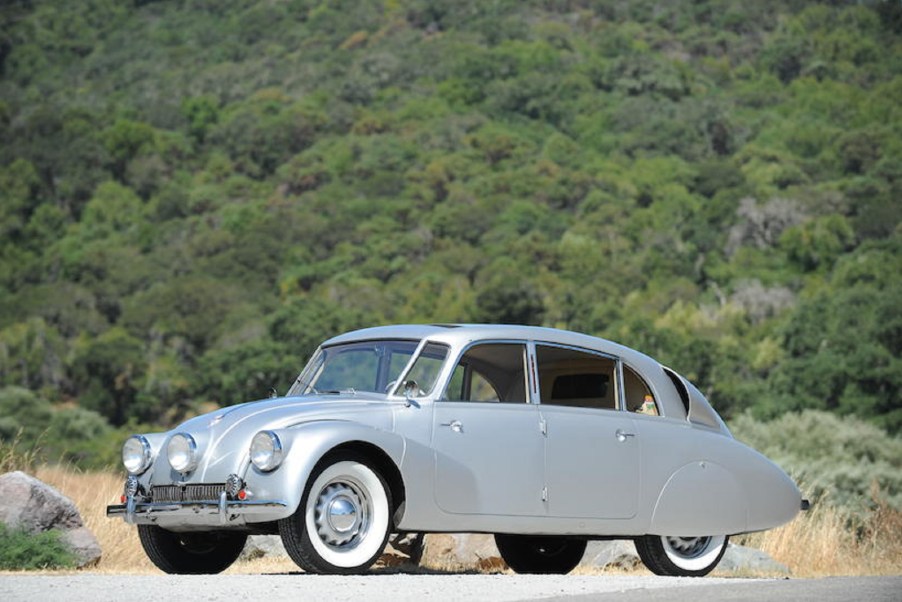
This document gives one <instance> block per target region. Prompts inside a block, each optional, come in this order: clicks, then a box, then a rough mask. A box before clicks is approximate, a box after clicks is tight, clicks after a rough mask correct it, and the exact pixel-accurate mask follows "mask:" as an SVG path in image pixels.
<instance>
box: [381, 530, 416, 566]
mask: <svg viewBox="0 0 902 602" xmlns="http://www.w3.org/2000/svg"><path fill="white" fill-rule="evenodd" d="M424 539H425V536H424V535H423V534H422V533H392V534H391V535H390V536H389V538H388V544H387V545H386V546H385V551H384V552H383V554H389V555H392V556H397V557H399V558H401V559H403V560H405V561H407V562H410V563H411V564H420V560H422V558H423V546H424V544H425V542H424Z"/></svg>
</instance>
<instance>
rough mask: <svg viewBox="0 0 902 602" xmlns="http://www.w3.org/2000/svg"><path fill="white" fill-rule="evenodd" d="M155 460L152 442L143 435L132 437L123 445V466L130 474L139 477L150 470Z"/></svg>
mask: <svg viewBox="0 0 902 602" xmlns="http://www.w3.org/2000/svg"><path fill="white" fill-rule="evenodd" d="M152 460H153V450H152V449H151V447H150V442H149V441H148V440H147V439H146V438H145V437H143V436H141V435H132V436H131V437H129V438H128V439H126V440H125V443H124V444H123V445H122V464H123V465H124V466H125V470H127V471H128V474H131V475H139V474H141V473H142V472H144V471H145V470H147V469H148V468H150V463H151V461H152Z"/></svg>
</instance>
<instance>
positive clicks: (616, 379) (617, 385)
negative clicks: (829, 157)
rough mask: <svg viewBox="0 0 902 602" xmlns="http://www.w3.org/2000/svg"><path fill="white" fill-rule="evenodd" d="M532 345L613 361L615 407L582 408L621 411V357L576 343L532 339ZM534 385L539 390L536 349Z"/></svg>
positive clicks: (540, 401) (548, 404)
mask: <svg viewBox="0 0 902 602" xmlns="http://www.w3.org/2000/svg"><path fill="white" fill-rule="evenodd" d="M533 343H534V346H535V347H538V346H539V345H544V346H546V347H557V348H558V349H569V350H570V351H578V352H580V353H586V354H589V355H597V356H600V357H603V358H605V359H608V360H611V361H613V362H614V401H615V402H616V403H617V407H616V408H614V409H613V410H611V409H608V408H584V409H587V410H604V411H605V412H612V411H613V412H618V411H623V408H624V405H625V404H624V402H623V387H621V386H620V382H621V381H622V380H623V374H622V373H621V371H620V362H621V359H620V358H619V357H617V356H616V355H611V354H610V353H605V352H604V351H598V350H595V349H586V348H585V347H577V346H576V345H567V344H565V343H550V342H548V341H533ZM536 353H537V355H536V381H538V382H537V383H536V387H537V388H538V389H539V391H541V386H540V385H541V380H540V378H539V371H540V370H539V366H538V351H536ZM538 397H539V405H541V404H542V403H543V402H542V399H541V393H540V394H539V395H538ZM545 405H546V406H549V407H564V406H555V404H553V403H550V402H549V403H546V404H545Z"/></svg>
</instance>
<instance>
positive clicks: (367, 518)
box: [304, 460, 391, 571]
mask: <svg viewBox="0 0 902 602" xmlns="http://www.w3.org/2000/svg"><path fill="white" fill-rule="evenodd" d="M390 506H391V502H390V498H389V497H388V489H387V488H386V486H385V484H384V482H383V481H382V479H381V478H380V477H379V475H378V474H376V473H375V472H374V471H373V470H372V469H371V468H369V467H368V466H366V465H365V464H361V463H360V462H355V461H351V460H345V461H340V462H336V463H335V464H332V465H330V466H328V467H326V468H325V469H323V471H322V472H321V473H320V474H319V476H317V477H316V478H315V479H314V482H313V483H312V484H311V486H310V492H309V494H308V496H307V501H306V502H305V510H304V529H305V532H306V538H307V541H308V542H309V546H310V548H309V550H308V551H307V552H305V554H315V555H316V556H318V557H319V560H318V561H317V562H319V563H320V564H322V565H323V566H325V568H323V566H320V567H317V568H318V570H320V571H326V570H329V571H331V570H332V569H351V570H353V569H357V568H360V567H365V566H369V565H370V564H372V563H373V561H374V560H375V559H376V558H377V557H378V555H379V554H380V553H381V552H382V549H383V548H384V547H385V540H386V539H387V538H388V533H389V525H390V520H391V517H390V513H391V508H390ZM327 565H330V566H327ZM330 567H331V568H330Z"/></svg>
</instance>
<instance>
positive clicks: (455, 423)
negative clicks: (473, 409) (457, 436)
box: [442, 420, 464, 433]
mask: <svg viewBox="0 0 902 602" xmlns="http://www.w3.org/2000/svg"><path fill="white" fill-rule="evenodd" d="M442 426H449V427H451V430H452V431H454V432H455V433H462V432H464V425H463V424H461V422H460V420H452V421H451V422H443V423H442Z"/></svg>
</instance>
